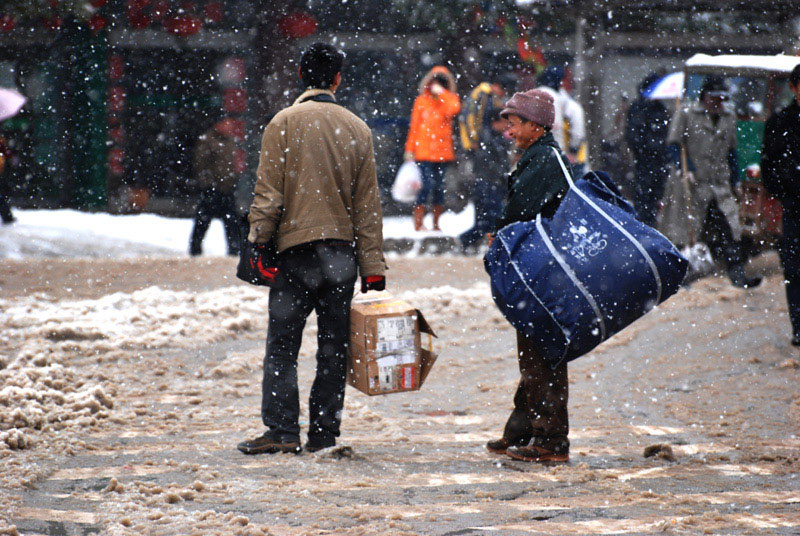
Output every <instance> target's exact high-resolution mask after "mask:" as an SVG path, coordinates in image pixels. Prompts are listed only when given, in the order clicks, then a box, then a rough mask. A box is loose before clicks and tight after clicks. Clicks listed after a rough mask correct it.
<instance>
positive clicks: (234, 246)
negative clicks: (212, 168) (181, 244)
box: [189, 188, 241, 255]
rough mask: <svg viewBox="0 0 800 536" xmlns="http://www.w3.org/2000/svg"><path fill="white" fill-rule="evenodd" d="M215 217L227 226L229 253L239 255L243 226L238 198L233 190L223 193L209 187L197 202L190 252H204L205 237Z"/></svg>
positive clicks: (192, 253) (196, 253)
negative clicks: (238, 208)
mask: <svg viewBox="0 0 800 536" xmlns="http://www.w3.org/2000/svg"><path fill="white" fill-rule="evenodd" d="M213 218H220V219H221V220H222V223H223V225H224V226H225V240H226V241H227V243H228V255H237V254H238V253H239V241H240V240H241V236H240V235H241V227H240V223H239V222H240V218H239V215H238V213H237V211H236V199H235V198H234V196H233V192H228V193H223V192H220V191H218V190H215V189H214V188H208V189H206V190H203V191H202V192H201V193H200V202H199V203H198V204H197V210H196V211H195V214H194V229H193V230H192V238H191V242H190V243H189V254H191V255H200V254H201V253H202V252H203V238H205V236H206V232H207V231H208V226H209V225H211V220H212V219H213Z"/></svg>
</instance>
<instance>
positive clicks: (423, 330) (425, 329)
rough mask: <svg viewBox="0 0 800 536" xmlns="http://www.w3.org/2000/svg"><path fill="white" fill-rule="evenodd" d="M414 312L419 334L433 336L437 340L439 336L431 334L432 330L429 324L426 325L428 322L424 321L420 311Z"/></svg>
mask: <svg viewBox="0 0 800 536" xmlns="http://www.w3.org/2000/svg"><path fill="white" fill-rule="evenodd" d="M415 311H416V312H417V319H418V320H419V332H420V333H427V334H429V335H433V336H434V337H436V338H437V339H438V338H439V336H438V335H436V333H434V332H433V328H431V326H430V324H428V321H427V320H425V315H423V314H422V311H420V310H419V309H415Z"/></svg>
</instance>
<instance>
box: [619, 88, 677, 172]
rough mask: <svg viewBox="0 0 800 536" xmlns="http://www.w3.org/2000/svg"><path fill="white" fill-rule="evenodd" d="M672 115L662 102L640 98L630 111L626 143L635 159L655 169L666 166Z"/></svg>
mask: <svg viewBox="0 0 800 536" xmlns="http://www.w3.org/2000/svg"><path fill="white" fill-rule="evenodd" d="M669 121H670V114H669V112H668V111H667V109H666V108H665V107H664V105H663V104H661V102H659V101H657V100H650V99H645V98H644V97H639V98H638V99H637V100H636V102H634V103H633V104H632V105H631V107H630V109H629V110H628V120H627V123H626V125H625V141H626V142H627V143H628V147H630V149H631V152H633V155H634V157H635V158H636V160H637V163H638V162H639V161H646V162H648V163H651V164H652V166H653V167H658V166H663V165H666V163H667V159H668V153H667V135H668V134H669Z"/></svg>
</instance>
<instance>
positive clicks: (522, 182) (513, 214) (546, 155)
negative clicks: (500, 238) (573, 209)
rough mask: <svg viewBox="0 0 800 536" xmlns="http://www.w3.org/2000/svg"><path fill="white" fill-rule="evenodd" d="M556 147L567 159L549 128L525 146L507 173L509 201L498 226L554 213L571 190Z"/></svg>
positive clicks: (500, 227) (564, 159)
mask: <svg viewBox="0 0 800 536" xmlns="http://www.w3.org/2000/svg"><path fill="white" fill-rule="evenodd" d="M553 149H556V150H557V151H558V153H559V154H560V155H561V161H562V162H564V163H566V162H567V158H566V156H564V153H562V152H561V149H559V147H558V143H556V140H555V138H554V137H553V134H552V133H550V132H548V133H546V134H545V135H543V136H542V137H541V138H539V139H538V140H536V141H535V142H534V143H533V145H531V146H530V147H528V148H527V149H526V150H525V152H524V153H523V155H522V156H521V157H520V159H519V161H518V162H517V164H516V166H514V169H512V170H511V173H510V174H509V176H508V203H507V204H506V206H505V208H504V209H503V213H502V215H501V216H500V218H499V219H498V222H497V229H498V230H500V229H502V228H503V227H505V226H506V225H509V224H511V223H515V222H518V221H532V220H534V219H535V218H536V216H537V215H538V214H539V213H541V214H542V216H544V217H551V216H552V215H553V214H554V213H555V211H556V209H557V208H558V205H559V203H560V202H561V199H562V198H563V197H564V195H565V194H566V193H567V190H569V184H567V179H566V178H565V177H564V170H563V169H562V167H561V164H560V163H559V161H558V159H557V158H556V155H555V153H554V152H553ZM567 169H568V170H569V166H567ZM570 173H571V171H570Z"/></svg>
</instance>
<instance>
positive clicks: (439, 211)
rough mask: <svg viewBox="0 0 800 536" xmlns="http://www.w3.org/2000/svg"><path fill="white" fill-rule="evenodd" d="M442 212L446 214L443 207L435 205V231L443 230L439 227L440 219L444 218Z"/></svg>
mask: <svg viewBox="0 0 800 536" xmlns="http://www.w3.org/2000/svg"><path fill="white" fill-rule="evenodd" d="M442 212H444V207H443V206H442V205H433V230H434V231H441V230H442V229H441V228H440V227H439V218H440V217H441V216H442Z"/></svg>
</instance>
